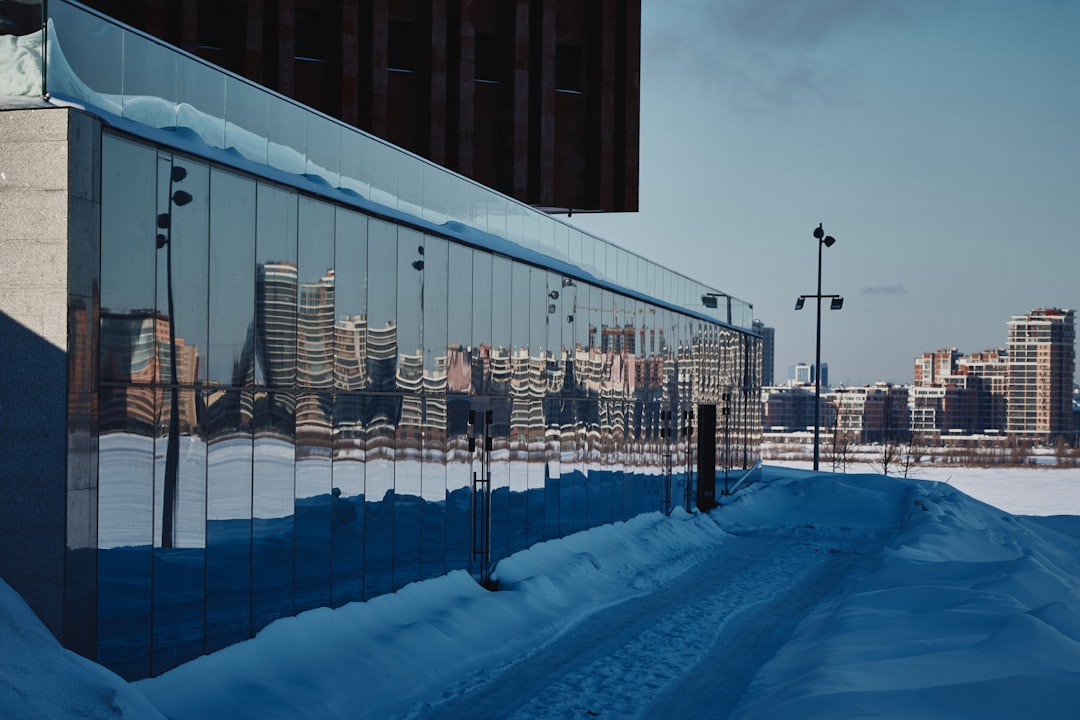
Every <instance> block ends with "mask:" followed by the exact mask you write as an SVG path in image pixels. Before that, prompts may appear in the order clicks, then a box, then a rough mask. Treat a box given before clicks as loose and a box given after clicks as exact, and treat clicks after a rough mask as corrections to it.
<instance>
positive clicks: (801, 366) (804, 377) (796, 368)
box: [788, 363, 829, 387]
mask: <svg viewBox="0 0 1080 720" xmlns="http://www.w3.org/2000/svg"><path fill="white" fill-rule="evenodd" d="M816 377H817V375H816V373H815V370H814V366H813V365H811V364H809V363H798V364H796V365H791V366H789V367H788V380H789V381H790V382H792V383H794V384H795V385H813V384H814V381H815V378H816ZM821 387H829V363H821Z"/></svg>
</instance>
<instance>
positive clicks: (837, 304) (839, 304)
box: [829, 297, 844, 310]
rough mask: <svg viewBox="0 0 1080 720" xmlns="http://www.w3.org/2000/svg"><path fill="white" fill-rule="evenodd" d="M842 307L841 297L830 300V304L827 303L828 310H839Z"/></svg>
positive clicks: (842, 299)
mask: <svg viewBox="0 0 1080 720" xmlns="http://www.w3.org/2000/svg"><path fill="white" fill-rule="evenodd" d="M842 307H844V298H842V297H835V298H833V299H832V302H831V303H829V309H830V310H839V309H840V308H842Z"/></svg>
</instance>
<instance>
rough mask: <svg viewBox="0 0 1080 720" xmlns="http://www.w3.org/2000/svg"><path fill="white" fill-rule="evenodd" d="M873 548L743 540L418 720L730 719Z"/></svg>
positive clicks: (850, 540)
mask: <svg viewBox="0 0 1080 720" xmlns="http://www.w3.org/2000/svg"><path fill="white" fill-rule="evenodd" d="M862 540H863V542H862V543H861V545H860V544H858V541H859V538H856V537H854V536H852V537H845V536H844V534H843V532H842V531H841V532H840V533H839V534H838V533H837V531H835V530H834V531H830V532H827V533H822V534H820V535H818V534H817V533H815V532H814V531H813V530H804V531H803V532H800V533H799V534H797V535H795V536H787V537H777V536H760V535H759V536H731V537H730V538H728V539H727V540H725V542H723V543H722V544H720V545H719V546H718V547H717V548H716V551H715V552H714V553H712V554H711V555H710V556H708V557H706V558H705V559H704V560H702V561H701V562H700V563H699V564H697V565H696V566H694V567H693V568H692V569H691V570H689V571H688V572H686V573H685V574H683V575H681V576H680V577H678V578H676V579H675V580H674V581H673V582H672V583H671V584H669V585H667V586H666V587H663V588H660V589H658V590H656V591H654V592H651V593H648V594H646V595H641V596H638V597H635V598H632V599H630V600H627V601H625V602H623V603H620V604H618V605H615V606H612V607H608V608H606V609H603V610H601V611H598V612H597V613H595V614H593V615H591V616H590V617H589V618H588V619H586V620H585V621H583V622H582V623H580V624H579V625H578V626H576V627H574V628H572V629H570V630H569V631H568V632H565V633H563V634H562V635H561V636H560V637H559V638H558V639H556V640H554V641H553V642H551V643H549V644H548V645H547V646H545V647H543V648H541V649H539V650H538V651H536V652H535V653H534V654H532V655H530V656H528V657H526V658H524V659H523V660H521V661H520V662H517V663H515V664H513V665H512V666H510V667H509V668H508V669H506V670H505V671H503V672H501V673H500V674H499V675H498V676H496V677H494V678H491V679H490V680H489V681H487V682H485V683H483V684H481V685H480V686H474V687H471V688H467V689H448V693H447V695H448V696H449V699H448V700H446V701H445V702H443V703H441V704H439V705H437V706H435V707H430V708H428V709H427V710H426V711H424V712H422V713H420V714H418V717H424V718H462V717H468V718H470V719H471V720H482V719H483V718H499V719H502V718H528V719H530V720H537V719H544V718H552V719H556V720H566V719H567V718H586V717H597V716H599V717H608V718H634V717H642V718H651V717H656V718H665V717H706V716H708V717H725V716H726V715H727V714H728V713H729V712H730V711H731V710H732V709H733V708H734V707H735V706H736V705H737V703H738V701H739V699H740V698H741V697H742V694H743V691H744V690H745V689H746V687H747V685H748V684H749V682H750V680H751V679H752V678H753V677H754V675H755V673H756V672H757V670H758V669H759V668H760V667H761V666H762V665H763V664H764V663H765V662H767V661H768V660H769V659H770V658H772V656H773V655H774V654H775V652H776V650H777V649H778V648H779V647H780V646H781V645H783V644H784V642H786V641H787V639H788V638H789V637H790V635H791V632H792V630H793V629H794V628H795V626H796V624H797V623H798V622H799V620H800V619H802V618H803V617H804V616H805V615H806V613H807V612H808V611H809V610H810V608H812V607H813V606H814V605H816V604H817V603H819V602H820V601H821V600H822V599H823V598H825V597H826V596H828V595H829V594H830V593H832V592H833V591H834V590H835V589H836V588H837V587H839V586H840V584H841V583H842V581H843V580H844V579H845V578H847V577H850V576H852V574H853V573H854V572H855V571H856V570H857V568H858V567H859V566H860V564H861V563H862V562H864V561H865V560H866V559H867V558H868V557H870V555H872V554H873V550H868V549H867V544H866V542H865V538H863V539H862ZM857 547H859V548H861V551H860V550H857V549H856V548H857ZM867 552H869V554H864V553H867Z"/></svg>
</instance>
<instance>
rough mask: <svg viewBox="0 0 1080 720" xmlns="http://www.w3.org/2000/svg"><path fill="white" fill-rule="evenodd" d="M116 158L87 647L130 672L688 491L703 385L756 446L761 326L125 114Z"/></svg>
mask: <svg viewBox="0 0 1080 720" xmlns="http://www.w3.org/2000/svg"><path fill="white" fill-rule="evenodd" d="M101 158H102V185H101V188H102V222H103V230H102V250H101V254H102V273H101V308H102V311H101V330H100V332H101V343H100V348H101V350H100V353H101V355H100V359H99V366H100V368H101V374H100V388H101V392H100V398H101V399H100V408H99V417H100V428H99V433H100V439H99V444H98V447H99V451H98V452H99V460H98V462H99V471H98V478H99V493H98V498H99V501H98V525H99V528H100V530H99V539H98V548H99V564H98V572H99V578H98V587H99V598H98V613H99V625H98V638H97V653H98V658H99V659H100V660H101V661H102V662H104V663H105V664H107V665H108V666H110V667H112V668H114V669H116V670H117V671H118V672H121V674H123V675H125V676H128V677H140V676H145V675H149V674H153V673H158V672H161V671H163V670H166V669H168V668H169V667H171V666H173V665H175V664H177V663H179V662H183V661H184V660H187V659H190V658H192V657H195V656H197V655H199V654H201V653H203V652H208V651H213V650H216V649H219V648H221V647H224V646H226V645H228V644H231V643H233V642H236V641H239V640H243V639H246V638H248V637H250V636H251V635H252V634H253V633H255V632H257V631H258V630H259V629H261V628H262V627H264V626H265V625H266V624H267V623H269V622H271V621H273V620H274V619H276V618H279V617H284V616H287V615H291V614H294V613H297V612H300V611H303V610H307V609H311V608H315V607H322V606H338V605H341V604H343V603H346V602H351V601H356V600H363V599H366V598H370V597H372V596H374V595H378V594H381V593H386V592H391V591H394V590H396V589H398V588H401V587H403V586H404V585H406V584H408V583H410V582H415V581H417V580H422V579H424V578H428V577H432V576H436V575H441V574H444V573H446V572H447V571H448V570H452V569H466V570H469V571H470V572H472V573H473V574H474V575H475V576H476V577H477V578H478V579H483V578H486V576H487V575H488V574H489V572H490V570H491V567H492V565H493V564H494V563H496V562H497V561H498V560H499V559H500V558H502V557H505V556H507V555H509V554H511V553H513V552H516V551H518V550H521V549H523V548H526V547H528V546H530V545H532V544H535V543H537V542H541V541H543V540H546V539H551V538H556V537H560V536H563V535H566V534H568V533H572V532H576V531H579V530H583V529H586V528H589V527H593V526H596V525H599V524H602V523H609V522H614V521H618V520H625V519H627V518H630V517H632V516H633V515H635V514H638V513H641V512H650V511H663V510H667V509H670V508H671V507H673V506H676V505H684V504H686V503H687V498H693V497H694V495H693V492H692V488H691V487H689V484H688V483H692V482H693V476H694V473H695V470H694V467H695V466H694V463H696V462H697V459H696V451H697V439H696V437H695V435H694V425H695V418H696V414H697V409H698V406H700V405H703V404H708V405H715V406H718V407H723V408H728V409H729V412H730V414H729V415H726V416H725V418H726V427H723V428H719V429H718V430H717V432H718V433H724V435H723V437H724V442H723V444H722V447H723V452H721V453H718V454H717V458H716V465H717V467H721V468H724V467H730V468H739V469H741V468H747V467H750V466H751V465H752V464H753V463H754V462H755V461H756V460H757V442H758V437H757V428H759V427H760V416H759V404H758V403H757V402H755V399H756V397H757V393H758V389H757V387H756V386H755V380H754V378H757V377H758V373H757V366H758V364H759V362H760V357H759V356H760V350H759V344H760V340H759V339H758V338H757V337H756V336H754V335H751V334H747V333H745V332H743V331H741V330H739V329H737V328H733V327H730V326H725V325H721V324H718V323H715V322H710V321H708V320H706V319H703V318H701V317H698V316H696V315H693V314H690V313H680V312H678V311H677V310H674V309H672V308H669V307H666V306H663V305H660V304H656V303H649V302H645V301H643V300H640V299H638V298H636V297H630V296H628V295H626V294H622V293H619V292H617V291H615V290H613V289H610V288H609V287H607V286H604V287H601V286H597V285H594V284H591V283H588V282H585V281H583V280H582V279H580V278H577V277H574V276H572V275H568V274H565V273H562V272H555V271H553V270H551V269H550V268H546V267H543V266H542V265H535V264H531V263H528V262H525V261H523V260H521V259H518V258H513V257H507V256H504V255H501V254H496V253H493V252H491V251H490V250H487V249H481V248H475V247H470V246H468V245H466V244H463V243H461V242H457V241H455V240H453V239H448V238H446V237H440V236H437V235H433V234H430V233H425V232H421V231H420V230H418V229H416V228H415V227H411V226H409V225H407V224H401V223H392V222H389V221H387V220H385V219H380V218H377V217H374V216H371V215H368V214H365V213H364V212H361V211H359V210H357V209H354V208H349V207H344V206H340V205H335V204H332V203H330V202H326V201H324V200H321V199H319V198H314V197H310V196H307V195H305V194H303V193H301V192H299V191H297V190H295V189H293V188H290V187H287V186H283V185H279V184H276V183H273V182H270V181H268V180H266V179H263V178H259V177H256V176H251V175H246V174H241V173H238V172H235V171H232V170H229V169H226V168H221V167H217V166H215V165H213V164H210V163H208V162H207V161H205V160H201V159H199V158H196V157H192V156H188V155H183V154H180V153H176V152H170V151H167V150H166V149H163V148H158V147H154V146H151V145H149V144H147V143H145V142H142V141H138V140H134V139H131V138H128V137H123V136H120V135H117V134H113V133H110V132H106V133H105V134H104V135H103V138H102V152H101ZM181 176H182V179H177V178H178V177H181ZM178 191H183V192H185V193H188V194H189V195H190V197H191V199H190V201H189V202H186V203H185V204H183V205H179V204H178V203H177V202H176V196H177V192H178ZM155 225H156V226H157V227H158V241H157V244H155V243H154V242H153V241H151V240H148V233H147V231H146V228H148V227H151V228H152V227H154V226H155ZM151 237H152V236H151ZM588 247H589V248H590V249H591V250H593V251H595V249H596V247H597V244H595V243H590V244H588ZM600 247H603V246H600ZM170 255H171V257H170ZM591 261H592V262H596V260H595V255H594V256H593V258H592V260H591ZM581 262H582V264H583V265H587V264H588V263H589V262H590V259H589V258H582V259H581ZM170 306H171V308H172V310H171V312H170V309H169V308H170ZM691 502H692V500H691Z"/></svg>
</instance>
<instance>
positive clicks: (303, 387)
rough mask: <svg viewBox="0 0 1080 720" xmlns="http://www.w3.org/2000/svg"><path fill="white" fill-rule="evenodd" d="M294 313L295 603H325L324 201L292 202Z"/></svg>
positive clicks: (327, 340) (328, 278) (330, 319)
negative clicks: (295, 251)
mask: <svg viewBox="0 0 1080 720" xmlns="http://www.w3.org/2000/svg"><path fill="white" fill-rule="evenodd" d="M298 220H299V224H300V228H301V230H300V234H299V252H298V259H299V263H298V264H299V270H298V274H299V281H300V288H299V304H298V309H297V318H296V327H297V330H296V335H297V348H296V379H297V385H298V386H299V388H300V393H299V394H298V396H297V404H296V488H295V489H296V521H295V522H296V549H295V553H296V555H295V562H296V594H295V599H294V603H295V607H296V610H297V611H298V612H299V611H302V610H307V609H309V608H313V607H320V606H322V605H327V604H329V602H330V523H331V516H330V511H331V499H332V497H333V494H332V491H333V476H332V472H333V467H332V459H331V449H332V447H331V446H332V441H333V425H332V422H333V392H332V388H333V378H334V305H335V303H334V291H335V272H334V253H335V250H334V233H335V211H334V207H333V206H332V205H329V204H327V203H323V202H319V201H317V200H313V199H311V198H306V197H301V198H300V201H299V213H298Z"/></svg>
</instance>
